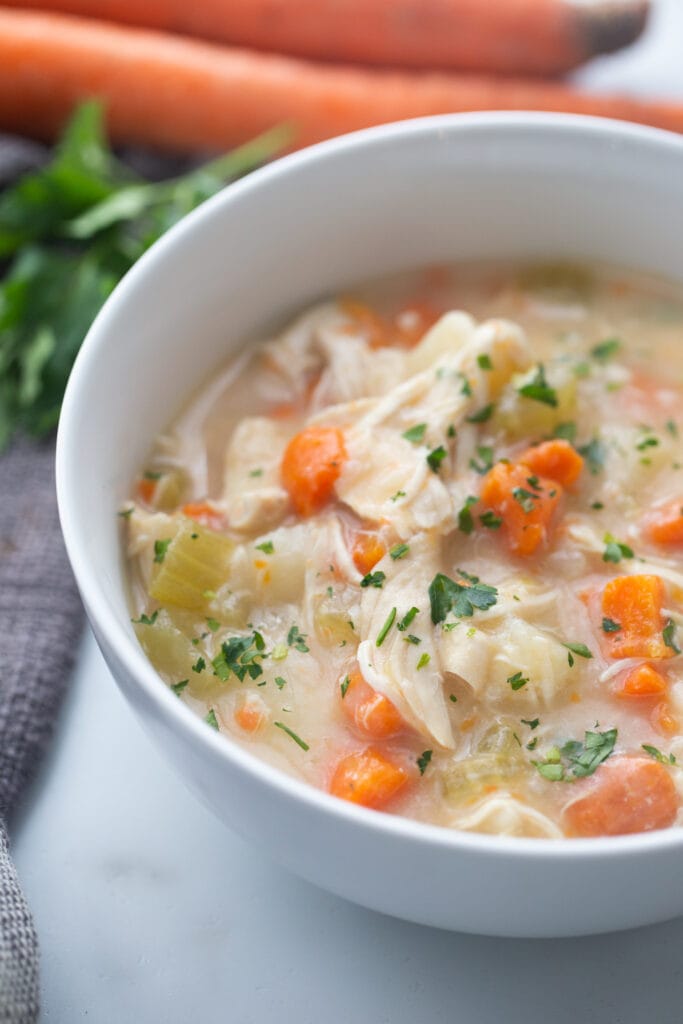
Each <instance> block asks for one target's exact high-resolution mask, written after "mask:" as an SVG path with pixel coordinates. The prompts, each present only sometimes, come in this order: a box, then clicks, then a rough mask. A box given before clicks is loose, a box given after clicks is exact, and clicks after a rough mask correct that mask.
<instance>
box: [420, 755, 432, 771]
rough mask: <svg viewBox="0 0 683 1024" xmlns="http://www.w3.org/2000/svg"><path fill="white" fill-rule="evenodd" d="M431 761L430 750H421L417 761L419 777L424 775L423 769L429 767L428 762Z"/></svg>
mask: <svg viewBox="0 0 683 1024" xmlns="http://www.w3.org/2000/svg"><path fill="white" fill-rule="evenodd" d="M431 759H432V751H431V750H423V751H422V753H421V754H420V756H419V757H418V759H417V767H418V768H419V769H420V775H424V773H425V769H426V768H427V766H428V765H429V762H430V761H431Z"/></svg>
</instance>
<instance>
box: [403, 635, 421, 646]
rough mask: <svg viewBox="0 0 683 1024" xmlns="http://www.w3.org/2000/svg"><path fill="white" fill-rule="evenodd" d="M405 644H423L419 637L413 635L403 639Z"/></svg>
mask: <svg viewBox="0 0 683 1024" xmlns="http://www.w3.org/2000/svg"><path fill="white" fill-rule="evenodd" d="M403 642H404V644H421V643H422V640H421V639H420V637H419V636H413V634H412V633H408V636H404V637H403Z"/></svg>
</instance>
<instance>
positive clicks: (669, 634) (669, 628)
mask: <svg viewBox="0 0 683 1024" xmlns="http://www.w3.org/2000/svg"><path fill="white" fill-rule="evenodd" d="M662 637H663V638H664V643H665V645H666V646H667V647H670V648H671V650H672V651H674V653H676V654H680V653H681V649H680V647H679V646H678V644H677V642H676V623H675V622H674V620H673V619H669V620H668V621H667V624H666V626H665V627H664V629H663V630H662Z"/></svg>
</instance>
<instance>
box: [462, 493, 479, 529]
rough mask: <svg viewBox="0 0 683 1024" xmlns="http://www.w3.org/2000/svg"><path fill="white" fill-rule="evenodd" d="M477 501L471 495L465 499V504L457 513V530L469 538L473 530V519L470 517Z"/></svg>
mask: <svg viewBox="0 0 683 1024" xmlns="http://www.w3.org/2000/svg"><path fill="white" fill-rule="evenodd" d="M478 501H479V499H478V498H475V497H474V496H473V495H470V497H469V498H466V499H465V504H464V505H463V507H462V508H461V509H460V511H459V512H458V529H459V530H460V531H461V532H462V533H465V534H467V535H468V536H469V534H470V533H472V531H473V530H474V518H473V516H472V506H473V505H476V504H477V502H478Z"/></svg>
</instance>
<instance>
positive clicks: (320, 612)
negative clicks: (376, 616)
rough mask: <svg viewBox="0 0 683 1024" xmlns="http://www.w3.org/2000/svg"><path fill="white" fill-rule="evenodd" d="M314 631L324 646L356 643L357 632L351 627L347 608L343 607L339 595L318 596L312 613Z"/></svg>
mask: <svg viewBox="0 0 683 1024" xmlns="http://www.w3.org/2000/svg"><path fill="white" fill-rule="evenodd" d="M313 625H314V627H315V633H316V636H317V637H318V639H319V640H320V642H321V644H324V645H325V646H326V647H340V646H345V645H347V644H352V645H354V646H355V645H356V644H357V643H358V634H357V633H356V632H355V630H354V628H353V623H352V621H351V616H350V615H349V611H348V608H345V607H344V605H343V603H342V601H341V600H340V599H339V596H338V595H337V594H335V595H334V596H333V597H327V596H324V597H320V598H319V600H318V604H317V607H316V609H315V612H314V615H313Z"/></svg>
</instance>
